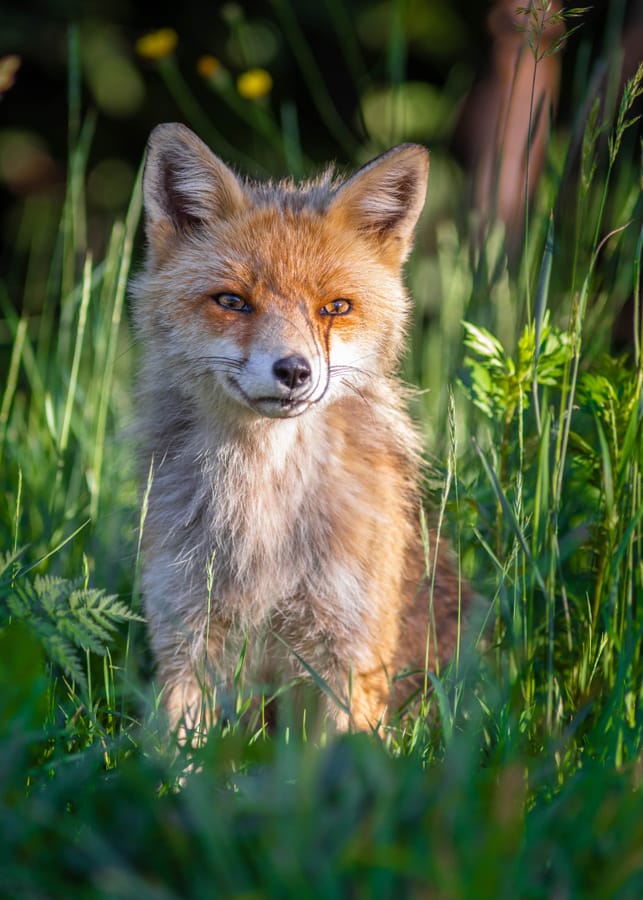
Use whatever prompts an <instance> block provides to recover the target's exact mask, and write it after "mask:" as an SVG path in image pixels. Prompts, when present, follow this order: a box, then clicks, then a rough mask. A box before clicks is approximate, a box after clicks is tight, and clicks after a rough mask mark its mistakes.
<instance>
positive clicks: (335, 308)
mask: <svg viewBox="0 0 643 900" xmlns="http://www.w3.org/2000/svg"><path fill="white" fill-rule="evenodd" d="M352 308H353V304H352V303H351V302H350V300H345V299H344V298H343V297H340V298H339V300H331V301H330V303H327V304H326V306H322V308H321V309H320V310H319V315H320V316H345V315H346V313H349V312H350V311H351V309H352Z"/></svg>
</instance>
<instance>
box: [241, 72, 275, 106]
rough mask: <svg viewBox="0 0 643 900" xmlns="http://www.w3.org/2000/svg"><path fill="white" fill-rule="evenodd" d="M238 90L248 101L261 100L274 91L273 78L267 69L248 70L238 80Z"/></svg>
mask: <svg viewBox="0 0 643 900" xmlns="http://www.w3.org/2000/svg"><path fill="white" fill-rule="evenodd" d="M237 90H238V91H239V93H240V94H241V96H242V97H245V98H246V100H260V99H261V98H262V97H265V96H266V94H269V93H270V91H271V90H272V76H271V75H270V72H266V70H265V69H248V71H247V72H244V73H243V74H242V75H239V77H238V78H237Z"/></svg>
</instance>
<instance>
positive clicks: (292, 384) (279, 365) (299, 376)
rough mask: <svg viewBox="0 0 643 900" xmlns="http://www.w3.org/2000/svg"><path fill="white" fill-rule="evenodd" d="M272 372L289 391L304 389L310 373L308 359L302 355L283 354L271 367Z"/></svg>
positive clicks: (296, 391) (297, 391)
mask: <svg viewBox="0 0 643 900" xmlns="http://www.w3.org/2000/svg"><path fill="white" fill-rule="evenodd" d="M272 371H273V374H274V376H275V378H276V379H277V381H278V382H279V383H280V384H283V385H285V386H286V387H287V388H288V390H289V391H290V392H291V393H293V394H294V393H299V392H301V391H302V390H304V389H305V388H306V387H307V385H308V383H309V382H310V378H311V375H312V369H311V366H310V363H309V362H308V360H307V359H306V358H305V357H303V356H297V355H292V356H285V357H284V358H283V359H278V360H277V362H276V363H274V364H273V367H272Z"/></svg>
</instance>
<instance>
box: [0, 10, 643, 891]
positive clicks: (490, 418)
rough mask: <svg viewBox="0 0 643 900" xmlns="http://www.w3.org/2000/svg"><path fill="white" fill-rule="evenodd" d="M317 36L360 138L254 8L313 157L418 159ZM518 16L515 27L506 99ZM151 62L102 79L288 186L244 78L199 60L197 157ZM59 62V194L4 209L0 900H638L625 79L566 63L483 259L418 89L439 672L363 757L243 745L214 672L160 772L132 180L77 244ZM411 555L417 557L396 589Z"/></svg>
mask: <svg viewBox="0 0 643 900" xmlns="http://www.w3.org/2000/svg"><path fill="white" fill-rule="evenodd" d="M331 6H332V9H333V10H334V16H335V19H334V21H336V22H339V23H340V24H342V23H343V24H342V27H341V28H340V27H339V26H338V29H337V52H338V53H339V54H343V56H344V57H345V59H346V60H348V68H349V69H350V70H351V71H352V72H353V73H354V89H355V92H356V94H359V96H360V98H361V103H362V106H361V108H362V114H363V120H364V123H365V124H364V127H365V128H368V126H369V124H370V129H368V130H367V131H366V132H365V133H364V134H363V135H362V136H361V137H360V138H359V139H356V138H355V134H354V133H353V132H351V130H350V129H347V126H346V124H345V122H344V121H343V120H342V117H341V116H340V115H339V113H338V111H337V107H336V105H335V102H334V98H333V96H332V93H331V92H329V90H327V88H326V86H325V84H324V81H323V79H322V77H321V75H320V72H319V71H318V70H317V69H316V66H315V59H314V55H313V54H312V52H311V50H310V45H309V43H308V38H307V34H306V30H305V28H303V26H302V25H301V22H300V20H299V19H298V18H297V16H296V15H295V14H294V13H293V7H292V6H291V5H289V4H287V3H283V2H275V3H274V4H272V7H274V16H275V23H276V25H275V29H277V28H278V29H280V33H281V34H282V35H283V40H284V41H285V42H286V44H287V45H288V46H289V47H290V48H291V51H292V56H293V59H294V63H293V64H294V65H296V66H297V67H298V72H299V77H300V78H301V79H302V82H303V83H304V84H305V86H306V88H307V90H308V92H309V94H310V101H309V102H310V104H311V106H312V107H313V108H314V109H315V110H316V114H317V115H318V116H319V118H320V120H322V121H323V123H324V128H325V130H326V132H327V135H328V138H327V139H328V142H329V144H331V145H332V147H333V148H334V149H333V150H332V152H331V154H329V155H333V156H334V157H335V158H336V159H337V160H339V161H341V163H342V166H345V167H346V168H349V167H351V166H355V165H357V164H359V163H360V162H363V161H364V160H366V159H368V158H369V157H370V156H372V155H374V154H375V153H377V152H378V151H379V150H382V149H384V148H385V147H386V146H390V145H391V144H393V143H396V142H399V141H402V140H407V139H411V140H415V139H419V140H425V137H424V134H425V133H424V132H423V131H422V130H421V128H420V127H419V126H418V124H417V122H416V118H415V117H416V116H417V115H418V113H417V99H416V98H415V95H414V94H413V90H412V89H411V87H412V82H411V81H409V80H407V78H406V75H405V72H404V67H403V64H402V61H403V59H404V55H405V51H406V43H405V42H406V37H405V32H404V29H403V28H401V27H400V28H397V27H393V28H391V31H390V35H388V37H387V41H388V45H387V60H388V65H387V67H386V71H385V72H384V73H383V74H382V76H381V79H380V81H379V82H378V84H377V85H374V84H373V83H372V79H369V75H368V72H365V70H364V66H363V65H362V62H363V60H362V55H361V49H360V45H359V42H358V38H357V37H355V36H354V35H352V32H351V31H350V29H347V28H346V27H344V26H345V25H346V7H345V6H344V5H343V4H342V3H333V4H331ZM398 6H399V5H397V6H396V5H395V4H393V5H392V7H391V8H394V9H397V8H398ZM545 6H546V9H545V11H543V10H542V9H541V8H540V7H539V6H538V4H536V5H535V6H534V8H533V9H532V13H533V14H530V16H529V17H528V26H527V35H528V38H529V42H530V43H531V47H528V49H527V51H526V52H528V53H530V54H531V56H530V58H531V59H532V61H533V66H534V71H535V70H536V69H537V67H538V66H539V65H542V64H543V61H544V59H545V53H544V52H542V53H541V52H540V49H539V48H540V44H539V35H542V30H540V31H539V29H541V26H542V22H543V16H546V15H551V14H552V13H551V12H548V11H547V10H548V7H547V4H546V5H545ZM272 7H271V8H272ZM539 16H540V18H539ZM400 21H401V20H400ZM394 22H397V24H399V22H398V20H397V19H395V20H394ZM246 24H247V25H248V23H246ZM576 24H580V25H581V29H580V30H579V32H578V35H575V38H576V39H577V42H578V43H577V48H582V47H583V46H584V45H583V32H582V17H581V18H579V19H576V18H574V19H573V21H572V20H570V21H569V22H568V27H569V28H570V29H571V28H572V27H575V25H576ZM228 26H229V27H230V28H232V27H234V28H236V29H237V31H239V29H241V31H242V30H243V27H245V26H244V24H243V22H241V24H240V23H239V21H237V22H236V24H234V23H233V24H230V23H229V22H228ZM248 27H250V26H249V25H248ZM152 37H153V38H154V39H155V40H156V44H154V41H153V40H150V41H148V44H147V45H146V44H142V45H139V48H138V56H136V55H135V54H134V50H133V48H132V54H131V58H132V60H133V62H132V63H131V64H132V65H133V66H139V67H141V69H143V68H144V67H145V66H146V65H147V66H148V67H153V68H154V77H155V78H157V79H158V81H159V84H161V85H162V88H163V90H164V91H166V92H167V96H168V98H171V99H172V102H173V103H174V104H176V107H175V108H173V117H174V118H183V119H184V120H185V121H186V122H187V123H188V124H190V125H191V126H192V127H194V128H195V130H197V131H199V133H200V134H201V135H202V137H203V138H204V139H205V140H206V141H209V142H211V143H212V146H213V148H214V149H215V150H216V151H217V152H219V153H220V154H221V155H222V156H223V157H226V158H229V159H230V158H231V157H229V156H228V155H227V151H228V150H229V151H230V153H235V154H236V155H235V156H234V157H232V158H231V161H232V162H234V163H236V164H238V165H239V166H240V167H245V166H246V165H254V166H255V167H256V169H258V168H259V165H260V164H261V166H262V168H263V169H264V170H267V171H268V172H273V173H274V174H279V173H283V172H284V171H291V172H293V173H294V174H296V175H302V174H304V173H308V172H311V171H313V170H314V162H315V160H314V152H313V148H312V147H311V146H308V145H307V143H306V135H305V133H303V132H301V133H300V129H299V128H298V127H297V121H296V109H295V107H294V105H293V104H292V103H288V102H284V103H282V105H281V106H280V108H279V109H277V108H276V103H274V102H273V101H272V98H271V94H270V90H271V86H270V83H269V82H268V81H266V75H267V74H268V73H267V72H266V70H264V69H263V68H262V67H261V66H254V67H253V68H250V66H247V68H248V71H249V72H252V73H253V77H254V79H255V80H254V82H253V81H252V79H250V80H246V82H245V85H244V82H243V81H241V80H237V81H236V82H235V81H234V79H233V78H232V76H231V75H230V72H229V71H228V67H230V68H231V65H230V63H227V62H226V60H225V59H224V61H223V64H222V63H221V61H220V60H219V59H215V58H214V57H203V58H202V59H201V60H200V61H199V71H200V74H201V77H202V78H204V79H205V80H206V82H207V84H208V86H209V89H210V91H211V96H212V106H213V107H214V108H217V104H218V106H219V107H221V108H224V109H225V110H226V115H228V116H232V117H236V119H238V121H239V129H240V133H241V134H245V135H246V142H245V143H244V144H243V145H242V146H240V145H239V144H236V145H235V146H232V147H231V146H230V143H229V142H230V136H229V134H228V133H226V134H225V136H224V135H222V134H221V132H220V130H219V129H218V128H217V124H216V121H217V120H216V117H215V116H213V115H212V113H211V110H209V109H208V107H207V106H205V105H203V104H202V103H201V102H200V100H199V98H198V97H196V96H195V95H194V93H193V92H191V90H190V87H189V84H188V82H187V81H186V80H185V78H184V76H183V73H182V69H181V66H180V64H179V61H177V56H176V54H175V46H174V43H173V41H174V38H173V36H172V33H170V32H163V33H157V34H156V35H155V36H152ZM82 40H83V32H82V30H81V31H78V30H76V29H74V28H71V29H70V31H69V45H68V61H67V78H68V83H67V99H66V105H67V112H68V156H67V164H66V178H65V189H64V196H62V197H60V198H58V197H54V198H53V199H52V198H51V197H43V196H42V195H39V194H34V195H32V196H29V197H27V198H26V199H23V200H21V201H20V202H19V203H17V204H16V206H15V209H14V212H13V213H12V217H11V219H10V228H11V242H10V246H11V253H10V254H7V253H6V252H5V254H4V257H3V271H2V274H1V277H0V367H1V368H0V371H1V372H2V377H1V378H0V488H1V489H0V686H1V687H0V773H1V774H0V833H1V834H2V841H1V842H0V894H1V895H2V896H6V897H11V898H13V897H16V898H17V897H24V898H54V897H65V898H69V897H74V898H75V897H79V898H82V897H87V898H90V897H91V898H123V900H125V898H137V900H148V898H149V900H170V898H176V900H178V898H186V897H195V898H196V897H206V896H207V897H210V896H223V897H228V896H229V897H244V898H259V897H269V896H270V897H272V896H275V897H297V898H302V897H322V898H334V897H368V898H371V897H377V898H379V897H382V898H384V897H386V898H388V897H390V898H393V897H394V898H401V897H426V898H433V897H436V898H449V900H450V898H462V900H469V898H473V897H475V898H487V897H488V898H494V900H501V898H507V900H514V898H592V900H614V898H619V900H627V898H632V900H634V898H639V897H640V896H643V712H642V708H641V701H642V699H643V678H642V675H643V659H642V654H641V645H642V636H643V525H642V518H643V503H642V500H643V319H642V315H641V309H642V307H641V294H640V290H641V254H642V250H643V195H642V191H641V188H642V186H643V182H642V172H641V141H640V128H639V124H638V121H637V116H638V110H640V104H641V100H640V98H641V94H642V93H643V67H641V66H639V67H638V69H637V70H636V71H635V74H634V75H633V76H632V77H631V78H630V79H629V80H627V81H626V82H625V84H621V85H619V84H618V78H617V77H616V76H614V77H613V78H612V80H611V81H610V78H608V77H607V76H605V78H606V79H607V80H606V81H604V82H600V81H597V80H596V79H595V78H592V77H590V75H592V74H593V73H594V69H591V70H590V66H592V65H595V66H596V67H597V68H598V69H600V67H601V66H603V69H602V71H604V72H608V73H610V72H612V73H613V72H615V71H617V69H616V68H615V67H614V66H613V65H612V63H613V62H614V60H615V59H616V58H617V56H618V48H617V46H616V44H613V45H607V44H606V45H605V48H604V54H603V56H602V57H601V58H600V59H599V60H598V62H594V63H590V56H589V51H588V53H585V54H584V53H583V52H582V49H577V51H576V56H575V59H576V60H577V61H576V63H575V65H576V73H575V79H574V90H577V91H578V92H579V93H578V96H577V97H576V98H575V102H574V108H575V109H576V110H577V114H576V115H575V116H574V117H573V118H571V119H569V120H568V121H564V122H561V123H559V124H558V125H556V126H555V127H554V130H553V132H552V134H551V137H550V140H549V142H548V146H547V159H546V164H545V166H544V168H543V171H542V174H541V176H540V179H539V182H538V185H537V187H536V189H535V192H534V195H533V199H532V202H531V204H530V205H529V213H528V216H527V217H526V220H525V221H524V224H523V225H522V226H521V231H520V235H519V238H520V239H519V241H518V244H519V247H520V249H519V252H517V253H515V252H514V253H512V252H510V251H509V250H508V241H507V239H506V238H507V234H506V232H505V230H504V228H503V227H502V225H501V224H498V223H497V222H494V221H491V220H487V221H481V220H480V219H479V218H478V217H477V216H476V215H475V212H474V211H473V210H472V209H471V205H470V202H469V201H468V200H467V197H466V192H465V188H464V185H465V176H464V173H463V172H462V170H461V168H460V167H459V166H458V164H457V163H456V162H455V161H454V159H453V157H452V156H451V155H450V153H449V152H448V151H447V150H446V149H445V144H444V141H443V140H442V139H443V137H444V134H445V133H446V132H447V131H448V129H449V127H450V126H449V122H450V121H451V119H450V118H449V115H450V113H449V110H451V111H452V107H451V106H449V102H450V101H449V102H447V101H448V97H447V94H448V92H447V91H446V90H445V91H444V92H443V94H442V101H443V104H444V108H440V109H439V110H437V111H435V113H434V115H435V116H438V117H439V116H441V115H444V118H443V119H440V123H439V127H438V131H437V132H436V131H435V130H434V131H431V129H435V128H436V127H437V126H435V124H434V122H433V121H432V122H431V123H430V124H429V125H428V126H427V128H429V131H431V134H437V133H439V134H440V135H441V138H440V140H437V139H436V143H437V149H436V150H435V151H434V152H433V156H432V172H431V176H430V182H429V201H428V207H427V210H426V212H425V215H424V216H423V219H422V221H421V224H420V228H419V232H418V236H417V240H416V249H415V251H414V253H413V257H412V260H411V261H410V263H409V266H408V272H407V277H408V283H409V286H410V289H411V293H412V295H413V297H414V300H415V304H416V317H415V322H414V326H413V329H412V332H411V334H410V339H409V352H408V355H407V357H406V358H405V360H404V365H403V375H404V378H405V379H406V380H407V381H408V382H409V383H410V384H412V385H414V386H415V387H416V388H417V391H416V392H415V393H414V396H413V399H412V403H413V411H414V414H415V415H416V417H417V419H418V421H419V422H420V423H421V425H422V428H423V430H424V433H425V435H426V456H427V469H426V472H427V474H426V485H425V488H426V504H427V510H429V512H428V517H429V519H430V520H431V521H432V522H433V523H435V525H436V526H437V531H438V533H439V535H440V539H441V540H442V539H444V540H448V541H450V542H451V544H452V545H453V547H454V548H455V550H456V551H457V554H458V559H459V560H460V567H461V570H462V576H463V577H465V578H467V579H468V580H469V581H470V582H471V583H472V585H473V586H474V588H475V590H476V593H477V595H478V598H479V599H478V601H477V603H476V607H475V610H474V612H473V613H472V615H471V617H470V621H469V622H468V623H467V626H466V628H465V627H464V626H463V632H462V639H461V643H460V647H459V652H458V653H457V655H456V658H455V659H454V660H453V661H452V663H451V664H450V666H449V667H448V668H446V669H443V670H442V671H439V672H438V673H437V674H436V675H435V676H432V677H431V678H430V679H427V692H426V696H425V697H424V698H423V700H422V704H421V709H420V712H419V713H418V714H417V715H413V716H410V717H406V718H396V717H393V718H392V719H391V721H390V723H389V724H388V725H387V726H386V728H385V729H384V730H383V732H382V734H380V735H366V734H346V735H342V736H337V735H334V734H332V733H331V732H330V731H326V730H322V732H321V733H320V734H315V735H314V737H312V736H311V734H310V733H309V732H310V731H311V729H310V727H309V719H308V718H307V714H306V711H304V714H303V717H302V716H301V715H296V714H295V713H294V712H293V713H292V715H291V716H290V717H289V718H288V720H287V721H286V723H284V724H283V725H281V726H280V727H279V728H278V729H277V730H274V731H270V730H268V729H266V728H265V726H264V724H263V722H262V718H261V715H260V713H257V712H256V706H255V705H254V704H253V703H252V698H251V696H250V692H249V691H250V689H249V686H246V685H244V684H243V679H242V677H241V669H242V667H241V666H240V677H239V684H238V692H237V703H236V708H235V709H234V710H230V712H229V715H228V717H227V718H226V719H225V721H222V722H220V723H218V724H217V725H216V726H214V727H213V728H212V729H211V732H210V734H209V738H208V741H207V743H205V745H204V746H202V747H199V748H198V749H191V750H189V751H188V749H187V748H186V747H182V746H179V744H178V742H177V741H176V740H175V739H174V737H173V736H168V735H167V733H166V730H165V728H164V723H163V719H162V715H161V714H160V712H159V705H160V704H159V690H160V685H158V684H155V681H154V673H153V670H152V666H151V660H150V655H149V649H148V645H147V639H146V631H145V622H144V612H143V605H142V597H141V591H140V565H141V553H140V533H141V528H142V527H143V528H144V518H145V502H144V501H145V485H139V484H138V483H137V478H136V471H135V463H134V456H135V448H134V446H133V443H132V438H131V435H130V428H131V422H132V418H133V416H134V411H133V403H132V385H133V381H134V375H135V371H136V365H137V349H136V346H135V343H134V339H133V336H132V333H131V330H130V327H129V314H128V297H127V284H128V279H129V277H130V274H131V273H132V272H133V271H135V269H136V267H137V266H138V265H139V264H140V258H141V229H140V222H141V214H142V209H141V207H142V196H141V185H140V169H139V170H138V175H137V176H136V177H135V178H134V179H133V183H132V184H131V185H130V189H129V190H128V192H127V198H126V202H123V203H122V204H121V206H120V208H119V209H118V210H116V211H115V212H114V213H113V214H111V215H110V217H109V221H107V219H106V218H105V217H103V218H102V219H101V220H100V223H99V224H98V225H97V222H96V218H95V217H93V216H92V215H91V214H90V209H89V204H88V193H87V190H88V169H89V167H90V162H89V161H90V159H91V158H92V153H93V141H94V132H95V128H96V121H97V120H96V114H95V111H94V110H93V109H92V108H87V105H86V103H85V101H84V99H83V98H84V96H85V95H84V78H85V77H86V75H85V74H84V69H83V67H82V65H81V63H80V59H81V54H82ZM164 41H165V43H164ZM251 44H252V42H251V41H248V46H249V47H250V49H248V50H247V53H248V59H249V60H250V62H252V48H251ZM547 52H548V53H549V52H551V53H558V52H563V50H562V46H560V47H559V46H557V47H550V48H549V50H548V51H547ZM610 54H613V55H610ZM583 65H584V66H585V67H586V68H585V69H583ZM261 73H263V75H262V74H261ZM246 74H248V73H246ZM262 78H263V82H262V81H261V79H262ZM601 85H602V87H601ZM15 89H16V88H12V89H11V90H15ZM453 90H455V88H453ZM420 97H421V98H425V100H426V97H425V94H421V93H420ZM168 102H169V101H168ZM541 112H542V111H541ZM533 114H534V120H535V119H536V117H537V116H538V115H539V111H538V110H536V109H534V110H533ZM422 121H424V120H423V119H422ZM427 134H428V132H427ZM233 143H234V142H233ZM427 143H430V141H429V140H428V139H427ZM259 147H261V150H260V151H259V150H258V148H259ZM324 149H325V148H324ZM141 152H142V147H141ZM527 153H529V147H528V148H527ZM139 158H140V157H139ZM499 164H500V160H499ZM253 171H254V170H253ZM526 189H527V185H525V186H523V185H520V186H519V187H518V188H517V190H519V191H522V190H526ZM106 223H107V224H106ZM6 230H7V227H5V231H6ZM514 237H515V235H514ZM141 498H142V504H141V502H140V500H141ZM435 552H436V548H435V547H434V546H432V545H431V543H430V541H428V539H427V541H426V553H427V570H428V577H430V572H431V565H432V560H433V559H434V555H435ZM285 703H286V706H287V705H288V698H287V695H286V700H285Z"/></svg>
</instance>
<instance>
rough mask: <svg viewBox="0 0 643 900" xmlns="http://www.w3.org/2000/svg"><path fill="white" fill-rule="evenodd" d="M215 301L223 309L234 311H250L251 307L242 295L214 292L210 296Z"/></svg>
mask: <svg viewBox="0 0 643 900" xmlns="http://www.w3.org/2000/svg"><path fill="white" fill-rule="evenodd" d="M212 299H213V300H214V302H215V303H218V305H219V306H222V307H223V308H224V309H232V310H234V311H235V312H243V313H249V312H252V307H251V306H250V304H249V303H248V302H247V301H246V300H244V299H243V298H242V297H238V296H237V295H236V294H227V293H225V292H224V293H222V294H215V295H214V296H213V298H212Z"/></svg>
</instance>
